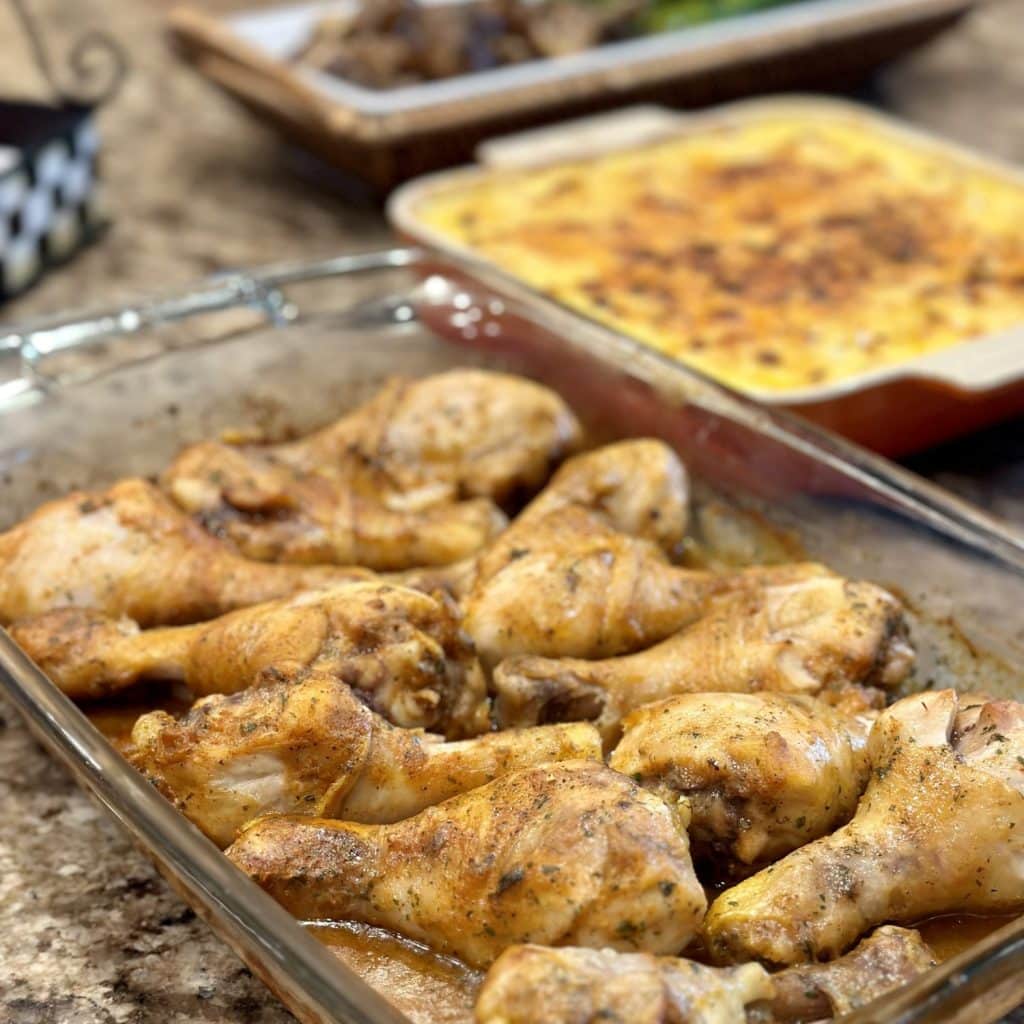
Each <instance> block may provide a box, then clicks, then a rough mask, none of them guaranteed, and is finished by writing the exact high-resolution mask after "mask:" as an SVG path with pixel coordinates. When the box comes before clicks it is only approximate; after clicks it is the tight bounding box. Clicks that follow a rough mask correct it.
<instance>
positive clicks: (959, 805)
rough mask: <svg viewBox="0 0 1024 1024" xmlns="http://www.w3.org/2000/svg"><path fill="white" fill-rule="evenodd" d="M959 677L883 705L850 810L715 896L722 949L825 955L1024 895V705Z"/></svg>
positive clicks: (738, 953)
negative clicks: (970, 688)
mask: <svg viewBox="0 0 1024 1024" xmlns="http://www.w3.org/2000/svg"><path fill="white" fill-rule="evenodd" d="M966 703H967V702H966V701H962V700H961V698H959V697H958V696H957V694H956V693H955V692H954V691H953V690H940V691H937V692H934V693H922V694H918V695H916V696H913V697H907V698H905V699H904V700H901V701H898V702H897V703H896V704H894V705H893V706H892V707H890V708H888V709H887V710H886V711H884V712H882V714H881V715H879V717H878V721H877V722H876V723H875V726H874V728H873V729H872V732H871V736H870V738H869V741H868V753H869V757H870V764H871V771H872V776H871V781H870V782H869V784H868V787H867V789H866V791H865V793H864V795H863V797H862V798H861V801H860V804H859V806H858V808H857V813H856V814H855V815H854V817H853V820H852V821H851V822H850V823H849V824H848V825H845V826H844V827H843V828H841V829H839V830H838V831H837V832H834V833H832V835H830V836H826V837H824V838H822V839H817V840H815V841H814V842H813V843H809V844H808V845H807V846H804V847H801V848H800V849H799V850H795V851H794V852H793V853H791V854H789V855H788V856H787V857H784V858H783V859H782V860H780V861H778V862H777V863H776V864H774V865H772V867H771V868H768V869H765V870H764V871H761V872H759V873H758V874H756V875H754V876H753V877H751V878H748V879H747V880H746V881H744V882H741V883H740V884H739V885H737V886H735V887H734V888H732V889H727V890H726V891H725V892H724V893H722V895H721V896H719V897H718V899H717V900H715V903H714V905H713V906H712V907H711V910H710V912H709V913H708V917H707V920H706V922H705V940H706V944H707V948H708V950H709V952H710V954H711V955H712V956H713V957H714V958H715V960H716V961H719V962H726V963H731V962H735V961H738V960H751V959H756V960H761V961H763V962H765V963H774V964H795V963H801V962H803V961H810V960H821V959H828V958H831V957H835V956H838V955H839V954H840V953H842V952H843V951H844V950H846V949H848V948H849V947H850V946H851V945H852V944H853V943H854V942H855V941H856V940H857V939H858V938H859V937H860V936H861V935H862V934H864V933H865V932H866V931H868V930H870V929H871V928H872V927H874V926H875V925H878V924H882V923H883V922H897V923H899V922H913V921H919V920H922V919H923V918H926V917H930V916H933V915H936V914H943V913H978V914H986V913H1001V912H1013V911H1018V910H1022V909H1024V705H1021V704H1018V703H1016V702H1013V701H992V702H989V703H984V704H980V705H979V704H971V705H969V706H964V705H965V704H966Z"/></svg>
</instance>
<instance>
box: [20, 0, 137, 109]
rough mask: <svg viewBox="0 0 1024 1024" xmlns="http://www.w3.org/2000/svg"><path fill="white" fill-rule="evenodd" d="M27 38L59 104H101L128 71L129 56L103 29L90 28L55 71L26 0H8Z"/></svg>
mask: <svg viewBox="0 0 1024 1024" xmlns="http://www.w3.org/2000/svg"><path fill="white" fill-rule="evenodd" d="M10 3H11V6H12V7H13V9H14V13H15V16H16V17H17V19H18V22H19V23H20V25H21V28H22V31H23V32H24V34H25V38H26V40H27V41H28V45H29V48H30V50H31V53H32V58H33V60H34V61H35V63H36V66H37V67H38V68H39V72H40V74H41V75H42V76H43V78H44V80H45V81H46V83H47V85H48V86H49V87H50V89H51V90H52V91H53V93H54V97H55V98H56V99H57V100H58V101H59V102H61V103H64V104H73V105H76V106H83V107H98V106H102V105H103V104H104V103H106V102H107V101H108V100H110V99H111V98H112V97H113V96H114V94H115V93H116V92H117V90H118V89H119V88H120V85H121V82H122V81H123V80H124V76H125V74H126V73H127V71H128V57H127V55H126V54H125V52H124V50H123V49H122V47H121V46H120V44H119V43H118V42H117V41H116V40H114V39H113V38H111V37H110V36H109V35H107V34H106V33H105V32H98V31H92V32H88V33H86V34H85V35H84V36H82V37H81V38H79V39H77V40H75V42H74V43H73V44H72V46H71V49H70V50H69V51H68V54H67V58H66V61H67V66H66V69H64V70H60V71H58V69H57V67H56V66H55V64H54V61H53V60H52V58H51V54H50V50H49V47H48V45H47V43H46V41H45V39H44V38H43V34H42V32H40V30H39V26H38V24H37V23H36V20H35V18H34V16H33V15H32V14H31V13H30V12H29V9H28V3H27V0H10Z"/></svg>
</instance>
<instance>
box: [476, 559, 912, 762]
mask: <svg viewBox="0 0 1024 1024" xmlns="http://www.w3.org/2000/svg"><path fill="white" fill-rule="evenodd" d="M787 569H788V570H789V571H791V572H792V573H794V576H795V578H794V579H793V581H792V582H786V581H785V574H786V571H787ZM800 571H801V567H800V566H792V567H786V566H779V567H778V568H777V569H776V570H775V573H776V576H775V579H774V580H773V577H772V570H770V569H768V570H764V572H763V573H761V574H754V575H749V574H740V576H739V580H740V583H737V582H736V580H735V579H734V578H730V577H728V576H727V577H724V578H723V579H722V580H721V581H719V582H718V583H717V584H706V585H705V588H706V589H709V588H711V587H712V586H715V585H717V587H718V588H719V589H723V588H724V587H726V586H728V585H730V584H731V585H732V586H733V587H734V592H733V593H726V594H721V595H720V596H718V597H717V598H716V599H715V600H713V601H710V602H708V601H705V602H704V603H703V604H702V603H701V602H699V601H694V603H693V612H692V613H691V617H696V616H697V615H699V614H700V612H701V610H705V611H706V614H704V615H703V617H700V618H699V619H698V620H697V621H696V622H694V623H693V624H692V625H690V626H688V627H687V628H684V629H682V630H681V631H680V632H678V633H676V634H675V635H674V636H672V637H670V638H669V639H667V640H664V641H663V642H661V643H660V644H657V645H656V646H654V647H650V648H649V649H647V650H645V651H641V652H639V653H637V654H633V655H629V656H627V657H620V658H610V659H607V660H604V661H582V660H579V659H572V658H562V659H552V658H539V657H519V658H510V659H508V660H507V661H505V662H503V663H502V664H501V665H500V666H499V667H498V669H497V671H496V672H495V674H494V688H495V690H496V693H497V699H496V702H495V712H496V715H497V720H498V723H499V724H500V725H502V726H506V727H507V726H523V725H536V724H538V723H543V722H553V721H568V720H573V719H576V720H578V719H585V720H588V721H593V722H595V723H596V724H597V726H598V728H599V729H600V730H601V733H602V735H603V736H604V737H605V739H606V741H607V742H614V740H615V739H617V737H618V735H619V733H620V730H621V722H622V719H623V717H624V716H625V715H626V714H628V713H629V712H630V711H632V710H633V709H634V708H638V707H641V706H643V705H644V704H649V703H651V702H652V701H656V700H659V699H662V698H665V697H669V696H672V695H675V694H681V693H694V692H751V691H760V690H768V691H772V692H777V693H795V694H800V693H803V694H809V695H814V694H817V693H819V692H821V691H823V690H826V689H831V690H840V689H842V688H843V687H845V686H849V685H866V686H877V687H882V688H885V689H888V688H891V687H893V686H895V685H897V684H898V683H899V682H901V681H902V680H903V679H904V678H906V676H907V674H908V673H909V671H910V669H911V667H912V665H913V660H914V657H913V651H912V649H911V648H910V646H909V644H908V642H907V639H906V623H905V619H904V616H903V609H902V607H901V605H900V604H899V602H898V601H896V599H895V598H894V597H892V595H890V594H889V593H887V592H886V591H885V590H882V589H881V588H880V587H876V586H874V585H873V584H871V583H856V582H851V581H849V580H844V579H842V578H840V577H835V576H828V575H814V574H812V573H810V572H808V573H804V575H805V577H806V578H803V579H800V578H799V576H800ZM760 581H764V583H765V584H767V585H759V582H760ZM741 584H745V585H741ZM467 621H468V620H467ZM469 628H470V630H471V632H472V627H471V626H470V627H469Z"/></svg>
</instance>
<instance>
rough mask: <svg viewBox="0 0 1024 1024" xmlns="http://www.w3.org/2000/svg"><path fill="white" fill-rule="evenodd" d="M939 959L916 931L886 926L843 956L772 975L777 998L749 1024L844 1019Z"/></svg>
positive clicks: (758, 1009) (761, 1008)
mask: <svg viewBox="0 0 1024 1024" xmlns="http://www.w3.org/2000/svg"><path fill="white" fill-rule="evenodd" d="M935 964H936V960H935V955H934V953H932V951H931V950H930V949H929V948H928V945H927V944H926V943H925V941H924V939H922V938H921V936H920V934H919V933H918V932H916V931H914V930H913V929H912V928H897V927H895V926H893V925H886V926H885V927H883V928H877V929H876V930H875V931H874V932H872V933H871V935H870V936H868V938H866V939H864V940H863V941H862V942H860V943H859V944H858V945H857V946H855V947H854V948H853V949H852V950H851V951H850V952H849V953H847V954H846V955H845V956H841V957H840V958H839V959H838V960H833V961H831V962H830V963H827V964H800V965H798V966H796V967H787V968H786V970H784V971H779V973H778V974H773V975H772V983H773V985H774V987H775V995H774V996H773V997H772V1000H771V1002H770V1003H768V1004H763V1005H758V1006H756V1007H754V1008H753V1011H752V1013H751V1014H750V1022H751V1024H762V1022H763V1024H796V1022H803V1021H820V1020H827V1019H830V1018H832V1017H841V1016H843V1015H844V1014H847V1013H850V1012H852V1011H853V1010H856V1009H858V1008H859V1007H861V1006H866V1005H867V1004H868V1003H870V1002H871V1001H872V1000H874V999H877V998H878V997H879V996H882V995H884V994H885V993H886V992H889V991H890V990H892V989H894V988H900V987H901V986H902V985H906V984H908V983H909V982H911V981H913V980H914V978H916V977H918V976H919V975H921V974H924V973H925V972H926V971H929V970H931V968H933V967H934V966H935Z"/></svg>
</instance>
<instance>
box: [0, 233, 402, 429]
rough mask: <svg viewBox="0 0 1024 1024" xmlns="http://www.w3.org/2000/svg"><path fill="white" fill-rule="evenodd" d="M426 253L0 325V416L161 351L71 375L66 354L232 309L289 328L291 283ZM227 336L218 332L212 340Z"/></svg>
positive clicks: (129, 350)
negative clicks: (289, 290) (10, 326)
mask: <svg viewBox="0 0 1024 1024" xmlns="http://www.w3.org/2000/svg"><path fill="white" fill-rule="evenodd" d="M421 255H422V254H421V252H420V250H419V249H416V248H413V247H394V248H390V249H381V250H376V251H373V252H365V253H352V254H348V255H343V256H335V257H331V258H328V259H323V260H318V261H313V262H303V263H281V264H274V265H271V266H268V267H264V268H261V269H257V270H247V271H232V272H228V273H224V274H219V275H216V276H214V277H211V278H209V279H207V280H206V281H204V282H203V283H202V284H201V285H198V286H196V287H194V288H191V289H188V290H186V291H184V292H180V293H176V294H172V295H168V296H164V297H161V298H156V299H152V300H148V301H145V302H141V303H135V304H132V305H127V306H122V307H120V308H117V309H107V310H97V311H94V312H90V313H85V314H75V315H72V316H70V317H68V316H64V317H58V318H51V319H46V320H38V321H34V322H32V323H29V324H26V325H23V326H20V327H17V328H7V329H5V328H3V327H0V415H2V414H3V413H4V412H5V411H6V410H8V409H11V408H14V407H16V406H20V405H23V404H27V403H29V402H32V401H38V400H39V399H40V398H42V397H44V396H45V395H46V394H48V393H53V392H55V391H59V390H60V387H61V386H62V385H63V384H66V383H68V382H69V381H74V382H80V381H82V380H87V379H91V378H93V377H96V376H99V375H101V374H102V373H106V372H109V371H110V370H112V369H116V368H118V367H119V366H124V365H127V364H131V363H135V362H140V361H142V360H144V359H149V358H152V357H153V356H154V355H155V354H158V352H154V351H153V350H152V349H151V348H150V349H146V348H145V347H144V346H139V347H129V346H125V347H124V348H123V349H119V350H118V351H117V353H116V354H115V356H114V357H113V358H110V357H109V354H108V358H107V359H105V360H103V359H98V358H97V359H89V358H84V359H79V360H78V361H77V363H76V364H75V366H74V367H73V368H72V369H71V370H70V371H69V370H68V369H67V363H66V361H63V360H61V358H60V357H62V356H66V355H68V354H69V353H73V354H77V353H83V354H84V353H87V352H88V351H89V350H95V351H97V352H98V351H99V350H101V349H102V347H103V346H105V345H107V343H109V342H111V341H114V340H116V339H118V338H127V337H129V336H132V335H138V334H141V333H142V332H144V331H147V330H151V329H153V328H157V327H161V326H166V325H169V324H173V323H176V322H179V321H183V320H188V319H190V318H193V317H200V316H202V315H204V314H211V313H223V312H225V311H228V310H249V311H251V312H252V313H254V314H255V315H256V316H257V317H258V318H262V319H263V320H265V321H266V322H267V323H269V324H271V325H275V326H284V325H287V324H289V323H291V322H292V321H293V320H295V318H296V317H297V316H298V314H299V309H298V307H297V306H296V305H295V304H294V303H293V302H292V301H291V300H289V299H288V297H287V296H286V294H285V292H284V289H285V288H286V287H287V286H289V285H294V284H300V283H303V282H307V281H317V280H322V279H325V278H339V277H352V276H355V275H359V274H368V273H374V272H382V271H388V270H396V269H401V268H403V267H411V266H414V265H415V264H416V263H417V262H418V261H419V260H420V258H421ZM247 326H251V325H247ZM223 337H224V333H223V332H221V333H219V334H218V335H216V337H215V338H214V339H212V340H220V339H222V338H223ZM207 340H209V339H207ZM202 342H203V339H199V340H198V341H195V342H193V343H194V344H202Z"/></svg>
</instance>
